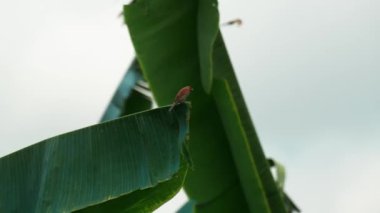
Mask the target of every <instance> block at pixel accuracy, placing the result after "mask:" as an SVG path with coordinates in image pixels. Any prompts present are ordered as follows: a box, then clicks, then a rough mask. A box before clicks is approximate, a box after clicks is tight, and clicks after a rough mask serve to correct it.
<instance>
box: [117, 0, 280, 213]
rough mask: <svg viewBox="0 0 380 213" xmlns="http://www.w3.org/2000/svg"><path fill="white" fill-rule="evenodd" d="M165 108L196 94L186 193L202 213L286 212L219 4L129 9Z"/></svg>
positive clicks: (164, 1)
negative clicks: (185, 92) (182, 92)
mask: <svg viewBox="0 0 380 213" xmlns="http://www.w3.org/2000/svg"><path fill="white" fill-rule="evenodd" d="M124 18H125V22H126V23H127V26H128V28H129V32H130V34H131V38H132V42H133V44H134V47H135V50H136V53H137V58H138V60H139V62H140V65H141V67H142V70H143V72H144V76H145V77H146V79H147V81H148V82H149V85H150V87H151V90H152V92H153V95H154V97H155V100H156V101H157V103H158V105H161V106H162V105H166V104H170V103H171V102H172V101H173V97H174V96H175V94H176V92H177V91H178V90H179V89H180V88H182V87H183V86H186V85H191V86H192V87H193V88H194V92H193V94H192V95H191V97H190V100H191V101H192V118H191V121H190V122H191V126H192V130H191V133H190V138H191V139H190V143H189V145H190V147H189V149H190V153H191V156H192V159H193V162H194V170H191V171H189V173H188V176H187V178H186V182H185V190H186V193H187V194H188V196H189V198H190V199H191V200H192V201H193V202H196V211H197V212H228V211H229V210H235V211H237V210H239V212H247V211H251V212H285V206H284V202H283V199H282V196H281V194H280V192H279V190H278V188H277V186H276V184H275V182H274V180H273V177H272V175H271V173H270V169H269V165H268V162H267V161H266V158H265V155H264V153H263V150H262V148H261V145H260V143H259V140H258V137H257V135H256V132H255V129H254V126H253V124H252V121H251V119H250V116H249V114H248V110H247V109H246V106H245V103H244V99H243V96H242V94H241V91H240V88H239V85H238V83H237V80H236V77H235V75H234V72H233V68H232V66H231V62H230V60H229V57H228V54H227V51H226V49H225V46H224V42H223V39H222V36H221V34H220V32H219V28H218V25H219V23H218V19H219V18H218V12H217V2H216V1H215V0H204V1H197V0H189V1H182V0H179V1H178V0H157V1H150V0H138V1H133V2H132V3H131V4H130V5H126V6H125V7H124Z"/></svg>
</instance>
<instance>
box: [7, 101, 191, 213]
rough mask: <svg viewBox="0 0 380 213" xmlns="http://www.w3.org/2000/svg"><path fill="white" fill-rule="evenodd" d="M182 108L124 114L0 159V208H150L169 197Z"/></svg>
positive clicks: (179, 176)
mask: <svg viewBox="0 0 380 213" xmlns="http://www.w3.org/2000/svg"><path fill="white" fill-rule="evenodd" d="M188 119H189V112H188V106H187V105H186V104H182V105H180V106H178V107H176V109H175V110H174V111H173V112H169V111H168V107H163V108H158V109H154V110H150V111H145V112H141V113H136V114H132V115H129V116H125V117H122V118H120V119H115V120H112V121H109V122H104V123H101V124H97V125H94V126H90V127H86V128H83V129H79V130H76V131H73V132H69V133H66V134H62V135H59V136H56V137H53V138H50V139H47V140H44V141H42V142H40V143H37V144H34V145H32V146H29V147H27V148H24V149H22V150H19V151H17V152H15V153H12V154H10V155H7V156H5V157H2V158H1V159H0V171H1V175H0V189H1V190H0V212H72V211H82V212H105V211H106V212H150V211H153V210H154V209H156V208H157V207H159V206H160V205H161V204H162V203H164V202H166V201H167V200H168V199H170V198H171V197H172V196H174V195H175V194H176V193H177V192H178V191H179V189H180V188H181V186H182V184H183V180H184V177H185V175H186V171H187V164H186V163H185V161H183V160H181V159H182V157H181V156H182V155H181V153H182V147H183V144H184V142H185V138H186V136H187V131H188Z"/></svg>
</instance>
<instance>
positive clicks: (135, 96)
mask: <svg viewBox="0 0 380 213" xmlns="http://www.w3.org/2000/svg"><path fill="white" fill-rule="evenodd" d="M139 82H144V78H143V75H142V73H141V71H140V66H139V63H138V61H137V60H136V59H135V60H133V62H132V64H131V66H130V67H129V68H128V70H127V72H126V74H125V75H124V77H123V79H122V81H121V82H120V84H119V86H118V88H117V90H116V92H115V94H114V95H113V97H112V99H111V102H110V103H109V105H108V106H107V109H106V111H105V112H104V114H103V116H102V118H101V121H102V122H104V121H108V120H112V119H115V118H119V117H121V116H124V115H129V114H132V113H135V112H139V111H143V110H147V109H150V108H151V107H152V100H151V99H150V98H149V97H148V96H146V95H145V94H144V93H142V91H144V90H146V91H148V90H147V89H146V88H143V87H141V86H139Z"/></svg>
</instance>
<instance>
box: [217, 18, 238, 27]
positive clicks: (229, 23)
mask: <svg viewBox="0 0 380 213" xmlns="http://www.w3.org/2000/svg"><path fill="white" fill-rule="evenodd" d="M234 24H236V25H237V26H239V27H240V26H241V25H242V24H243V21H242V20H241V19H240V18H238V19H234V20H231V21H228V22H225V23H223V24H222V26H228V25H234Z"/></svg>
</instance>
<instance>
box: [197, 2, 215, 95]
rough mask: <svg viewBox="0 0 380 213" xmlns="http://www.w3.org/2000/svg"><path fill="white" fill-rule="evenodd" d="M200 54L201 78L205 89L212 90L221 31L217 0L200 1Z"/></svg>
mask: <svg viewBox="0 0 380 213" xmlns="http://www.w3.org/2000/svg"><path fill="white" fill-rule="evenodd" d="M197 26H198V28H197V32H198V34H197V36H198V55H199V64H200V68H201V80H202V85H203V88H204V90H205V91H206V92H207V93H210V92H211V88H212V77H213V72H214V71H213V63H212V53H213V49H214V42H215V39H216V36H217V35H218V32H219V12H218V2H217V1H216V0H202V1H199V2H198V16H197Z"/></svg>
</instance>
